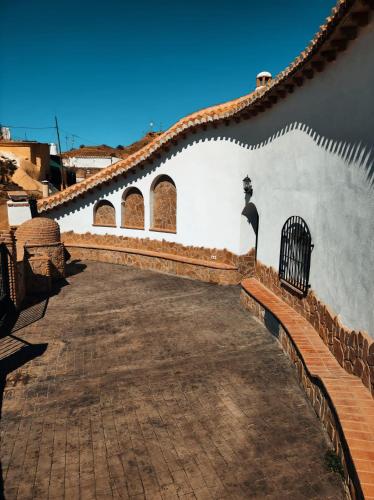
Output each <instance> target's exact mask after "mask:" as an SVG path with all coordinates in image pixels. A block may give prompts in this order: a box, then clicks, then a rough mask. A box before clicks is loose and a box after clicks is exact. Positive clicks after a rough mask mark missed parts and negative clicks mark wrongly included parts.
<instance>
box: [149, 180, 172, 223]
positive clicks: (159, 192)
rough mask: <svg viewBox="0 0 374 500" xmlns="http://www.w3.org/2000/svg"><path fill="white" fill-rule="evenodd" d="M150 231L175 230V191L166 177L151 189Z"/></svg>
mask: <svg viewBox="0 0 374 500" xmlns="http://www.w3.org/2000/svg"><path fill="white" fill-rule="evenodd" d="M152 229H156V230H161V231H163V230H166V231H171V232H175V231H176V230H177V190H176V187H175V185H174V183H173V182H172V180H171V179H169V178H168V177H166V176H161V177H160V178H159V180H158V181H157V182H156V184H155V186H154V188H153V220H152Z"/></svg>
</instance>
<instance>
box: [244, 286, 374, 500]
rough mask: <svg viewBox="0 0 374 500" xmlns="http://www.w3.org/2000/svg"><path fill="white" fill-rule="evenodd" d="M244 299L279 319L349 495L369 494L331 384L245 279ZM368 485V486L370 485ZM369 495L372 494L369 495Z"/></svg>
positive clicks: (282, 340)
mask: <svg viewBox="0 0 374 500" xmlns="http://www.w3.org/2000/svg"><path fill="white" fill-rule="evenodd" d="M244 281H249V280H244ZM251 281H252V280H251ZM253 281H254V280H253ZM269 293H270V294H272V292H270V291H269ZM272 295H273V294H272ZM276 299H278V298H277V297H276ZM278 300H279V302H281V300H280V299H278ZM241 302H242V304H243V306H244V307H245V308H246V309H249V310H250V311H251V312H252V313H254V314H255V316H256V317H258V318H259V319H260V320H261V321H262V322H264V323H265V311H267V312H268V313H270V314H271V315H272V316H273V317H275V318H276V319H277V321H278V322H279V324H280V332H279V342H280V344H281V346H282V348H283V350H284V351H285V352H286V353H287V355H288V356H289V358H290V359H291V361H292V363H293V364H294V365H295V367H296V370H297V377H298V379H299V382H300V384H301V385H302V386H303V388H304V390H305V392H306V394H307V396H308V398H309V400H310V402H311V404H312V406H313V408H314V410H315V412H316V414H317V415H318V417H319V418H320V419H321V421H322V423H323V425H324V427H325V428H326V431H327V433H328V435H329V437H330V439H331V441H332V443H333V446H334V449H335V451H336V453H337V454H338V455H339V456H340V458H341V460H342V464H343V467H344V475H345V482H346V485H345V486H346V493H347V496H348V497H349V498H352V499H355V500H356V499H359V500H361V499H364V498H365V496H364V491H363V487H362V485H361V481H360V473H359V471H358V470H357V469H356V466H355V462H354V459H353V457H352V453H351V450H350V447H349V440H347V437H346V435H345V433H344V429H343V426H342V423H341V421H340V418H339V414H338V409H337V407H336V405H335V404H334V396H333V395H332V394H331V393H330V392H329V389H328V387H326V384H325V383H324V381H323V379H322V378H321V377H320V376H319V375H318V374H317V373H312V372H311V370H310V369H309V367H308V363H307V362H306V360H305V359H304V356H303V354H302V352H301V351H300V349H299V347H298V345H297V342H296V341H295V340H294V338H293V336H292V334H291V332H290V331H289V328H288V327H287V326H286V325H285V324H284V322H283V321H282V319H281V318H279V316H278V315H277V314H276V312H274V311H273V310H272V308H271V306H269V304H268V303H266V301H265V300H261V298H260V297H258V296H257V294H256V293H251V290H250V289H249V287H248V286H243V283H242V291H241ZM284 305H285V307H288V308H289V307H290V306H287V305H286V304H284ZM295 314H297V313H295ZM303 321H305V319H304V318H302V317H300V322H303ZM315 335H316V337H318V334H317V332H315ZM318 338H319V337H318ZM319 342H320V340H319ZM316 352H317V351H316ZM331 357H332V354H331ZM334 363H335V364H336V365H337V369H338V370H339V371H340V372H342V373H344V372H343V371H342V368H341V367H340V366H339V365H338V363H337V362H336V360H334ZM332 373H333V370H332V369H331V375H330V377H331V379H332V380H334V378H333V375H332ZM337 379H339V377H337ZM350 379H351V380H352V379H353V377H352V376H350V375H348V374H346V375H343V376H341V377H340V381H341V384H348V383H349V380H350ZM353 380H354V379H353ZM354 382H355V383H357V382H358V381H357V382H356V381H355V380H354ZM361 387H362V386H361ZM367 397H368V398H370V395H369V394H367ZM364 486H366V487H367V486H368V485H364ZM369 488H371V485H369ZM365 489H367V488H364V490H365ZM370 491H371V490H370ZM368 498H372V497H371V496H369V497H368Z"/></svg>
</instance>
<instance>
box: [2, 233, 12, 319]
mask: <svg viewBox="0 0 374 500" xmlns="http://www.w3.org/2000/svg"><path fill="white" fill-rule="evenodd" d="M10 309H11V300H10V293H9V269H8V250H7V247H6V245H5V244H4V243H0V326H1V325H3V323H4V322H5V319H6V317H7V315H8V313H10Z"/></svg>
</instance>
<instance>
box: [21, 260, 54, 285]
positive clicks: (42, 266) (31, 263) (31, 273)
mask: <svg viewBox="0 0 374 500" xmlns="http://www.w3.org/2000/svg"><path fill="white" fill-rule="evenodd" d="M24 268H25V284H26V291H27V292H28V293H30V294H39V293H42V294H45V293H48V292H49V291H50V290H51V287H52V270H51V261H50V260H49V258H48V257H47V256H44V255H33V256H30V257H28V258H27V259H25V262H24Z"/></svg>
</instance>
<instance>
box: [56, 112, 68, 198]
mask: <svg viewBox="0 0 374 500" xmlns="http://www.w3.org/2000/svg"><path fill="white" fill-rule="evenodd" d="M55 123H56V132H57V142H58V151H59V153H60V167H61V168H60V172H61V190H63V189H65V187H66V186H65V178H64V166H63V164H62V157H61V142H60V131H59V130H58V122H57V116H55Z"/></svg>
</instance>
